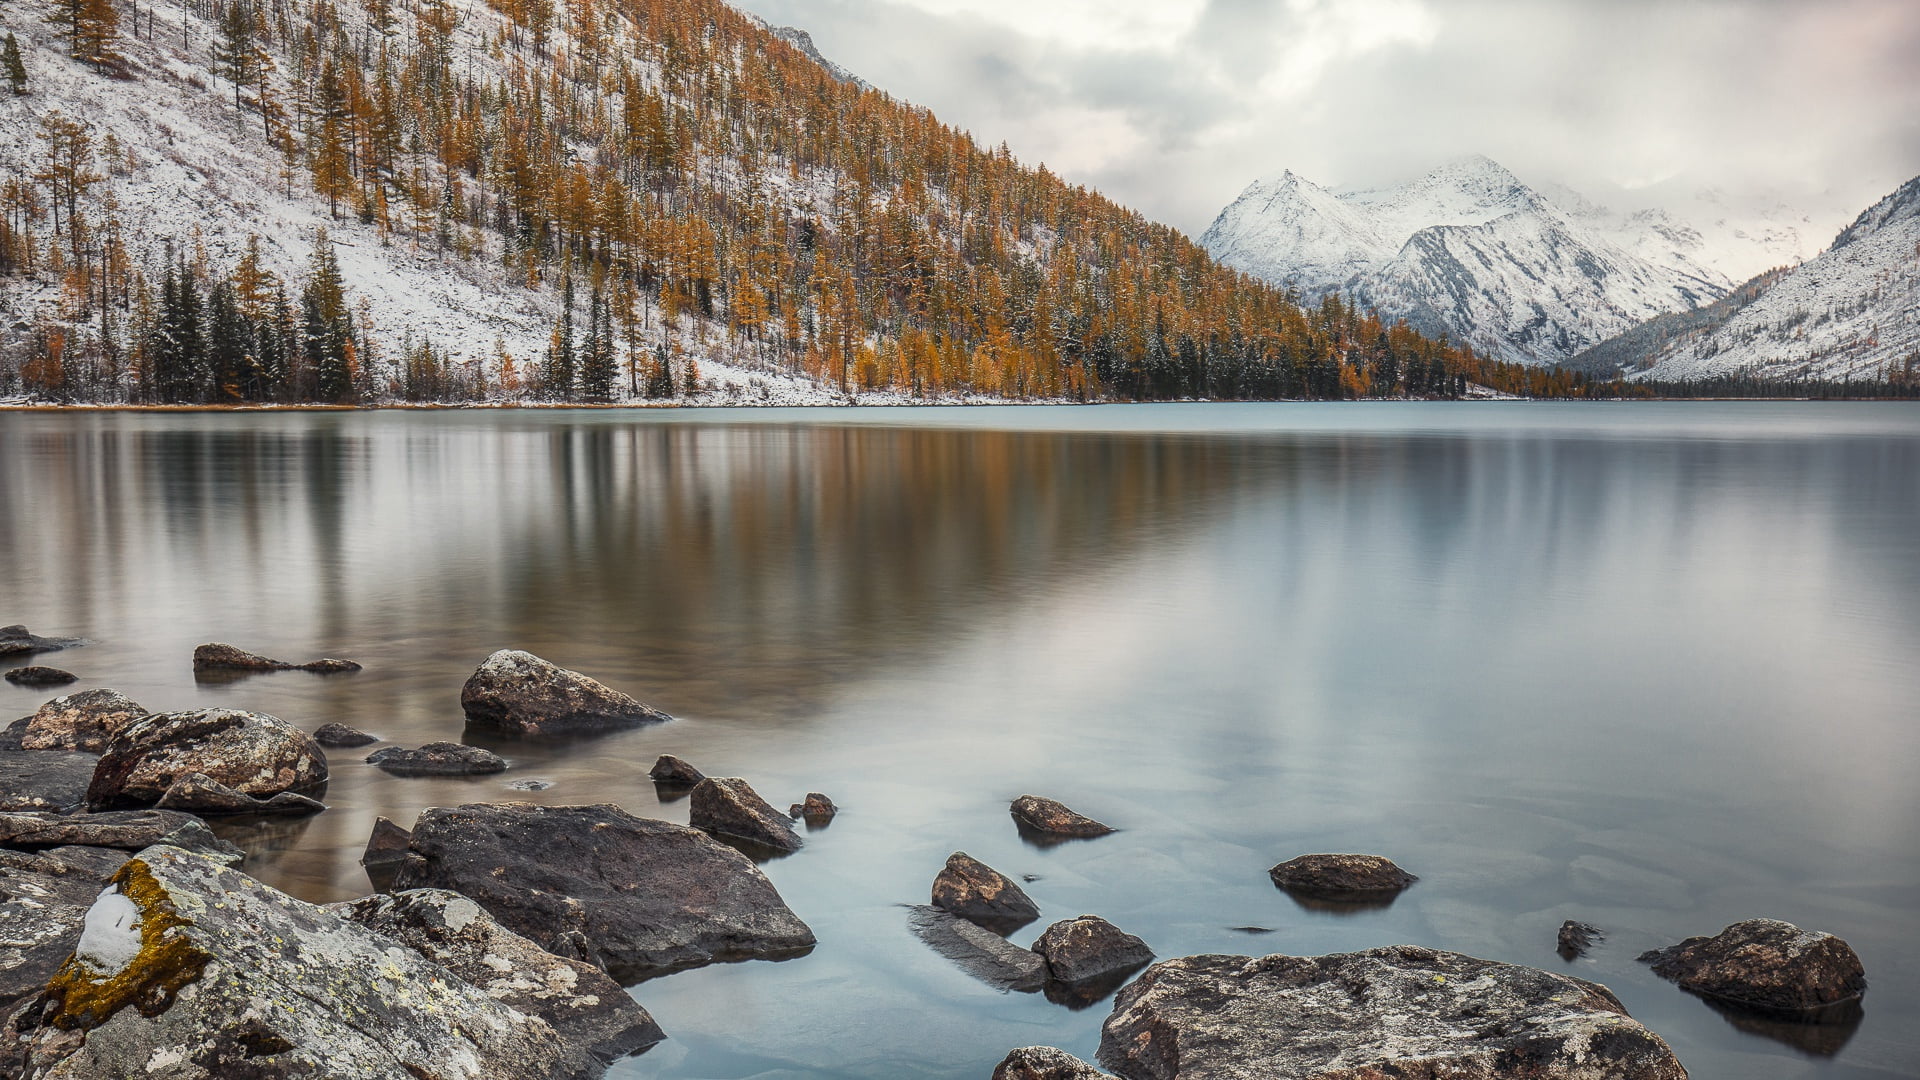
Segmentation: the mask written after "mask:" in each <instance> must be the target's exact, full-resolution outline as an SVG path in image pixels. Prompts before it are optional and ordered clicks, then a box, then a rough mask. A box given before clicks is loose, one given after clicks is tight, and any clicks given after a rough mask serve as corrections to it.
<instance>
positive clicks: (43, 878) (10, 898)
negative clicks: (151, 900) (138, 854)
mask: <svg viewBox="0 0 1920 1080" xmlns="http://www.w3.org/2000/svg"><path fill="white" fill-rule="evenodd" d="M87 850H88V849H85V848H56V849H54V850H52V851H40V852H34V853H31V854H29V853H27V852H22V851H0V943H4V945H5V947H4V948H0V1016H4V1015H5V1014H6V1013H7V1012H10V1011H11V1010H12V1009H13V1006H14V1003H15V1002H17V1001H19V1000H20V999H21V998H23V997H26V996H27V995H29V994H34V993H37V992H39V990H40V988H41V987H44V986H46V985H47V980H48V979H49V978H51V977H52V976H53V973H54V972H55V971H57V970H59V968H60V965H61V964H63V963H66V960H67V957H68V956H70V955H72V953H73V945H74V943H75V942H76V941H79V940H80V923H81V920H82V919H84V918H85V917H86V914H87V909H88V908H90V907H92V906H93V900H94V897H96V896H98V895H100V886H101V884H102V883H103V882H105V881H106V879H107V877H108V876H109V875H111V874H112V873H113V872H114V871H115V870H117V869H119V867H120V864H121V863H122V862H125V861H126V858H125V856H122V855H117V854H116V855H112V856H110V860H109V861H110V862H111V865H108V866H104V867H103V866H102V865H101V864H100V862H97V861H93V860H89V859H86V858H84V857H82V858H77V859H76V858H71V857H68V853H69V852H72V851H80V852H85V851H87Z"/></svg>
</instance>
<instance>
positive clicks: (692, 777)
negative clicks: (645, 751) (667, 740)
mask: <svg viewBox="0 0 1920 1080" xmlns="http://www.w3.org/2000/svg"><path fill="white" fill-rule="evenodd" d="M647 776H648V777H649V778H650V779H651V780H652V781H653V782H654V783H656V784H668V785H677V786H680V787H692V786H693V785H695V784H697V783H699V782H700V781H702V780H705V779H706V778H707V774H706V773H703V772H701V771H700V770H699V769H696V768H694V767H693V766H692V765H689V764H687V763H686V762H685V761H683V760H681V759H680V758H677V757H674V756H673V755H672V754H661V755H660V757H659V758H658V760H656V761H654V763H653V768H651V769H648V770H647Z"/></svg>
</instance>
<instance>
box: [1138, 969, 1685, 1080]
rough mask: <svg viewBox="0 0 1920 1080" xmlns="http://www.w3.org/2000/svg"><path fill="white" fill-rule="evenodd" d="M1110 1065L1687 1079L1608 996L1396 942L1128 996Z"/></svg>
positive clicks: (1171, 983) (1208, 1071)
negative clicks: (1392, 944) (1360, 950)
mask: <svg viewBox="0 0 1920 1080" xmlns="http://www.w3.org/2000/svg"><path fill="white" fill-rule="evenodd" d="M1100 1063H1101V1064H1102V1065H1105V1066H1106V1067H1107V1068H1109V1069H1112V1070H1114V1071H1115V1072H1117V1073H1120V1074H1121V1075H1123V1076H1126V1077H1128V1078H1129V1080H1173V1078H1175V1077H1181V1078H1186V1080H1201V1078H1222V1080H1224V1078H1229V1077H1254V1076H1262V1077H1265V1076H1274V1077H1280V1076H1284V1077H1289V1078H1294V1080H1357V1078H1359V1077H1387V1076H1400V1077H1446V1078H1447V1080H1496V1078H1499V1080H1507V1078H1512V1077H1519V1076H1525V1077H1529V1078H1532V1080H1685V1077H1686V1075H1687V1073H1686V1070H1685V1069H1684V1068H1682V1067H1681V1065H1680V1062H1679V1061H1678V1060H1677V1059H1676V1058H1675V1057H1674V1055H1673V1051H1672V1050H1671V1049H1670V1048H1669V1047H1668V1046H1667V1044H1666V1042H1665V1041H1664V1040H1662V1039H1661V1038H1660V1036H1658V1035H1655V1034H1654V1033H1653V1032H1651V1031H1648V1030H1647V1029H1646V1028H1645V1027H1643V1026H1641V1025H1640V1023H1639V1022H1637V1021H1635V1020H1634V1019H1632V1018H1631V1017H1629V1016H1628V1015H1627V1012H1626V1010H1625V1009H1624V1008H1622V1007H1621V1005H1620V1002H1619V1000H1618V999H1616V998H1615V997H1614V996H1613V994H1612V993H1611V992H1610V991H1608V990H1607V988H1606V987H1604V986H1600V985H1599V984H1597V983H1590V982H1586V981H1584V980H1581V979H1575V978H1572V977H1570V976H1566V975H1557V974H1554V973H1552V972H1547V971H1541V970H1539V969H1537V968H1529V967H1520V966H1517V965H1512V964H1501V963H1495V962H1493V961H1490V960H1480V959H1476V958H1474V957H1471V956H1466V955H1463V954H1461V953H1451V952H1438V951H1435V950H1433V949H1423V948H1418V947H1415V946H1411V945H1394V946H1389V947H1387V948H1382V949H1369V950H1367V951H1366V952H1358V953H1338V954H1334V955H1330V956H1278V955H1277V956H1268V957H1262V958H1254V957H1248V956H1188V957H1182V958H1180V959H1176V960H1167V961H1164V962H1162V963H1158V964H1155V965H1154V966H1152V967H1150V968H1148V969H1147V970H1146V973H1145V974H1143V975H1141V976H1140V977H1139V978H1138V979H1136V980H1134V981H1133V982H1132V983H1131V984H1129V985H1128V986H1127V987H1126V988H1125V989H1123V990H1121V991H1120V996H1119V998H1118V999H1117V1000H1116V1001H1115V1002H1114V1009H1113V1014H1112V1015H1111V1016H1110V1017H1108V1018H1107V1022H1106V1025H1105V1027H1104V1028H1103V1029H1102V1031H1101V1038H1100Z"/></svg>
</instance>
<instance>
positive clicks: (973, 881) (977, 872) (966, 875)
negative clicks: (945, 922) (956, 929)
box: [933, 851, 1040, 934]
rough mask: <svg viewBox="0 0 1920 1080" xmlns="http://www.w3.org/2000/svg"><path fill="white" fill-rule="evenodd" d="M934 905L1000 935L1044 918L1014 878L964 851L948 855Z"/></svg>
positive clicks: (935, 882)
mask: <svg viewBox="0 0 1920 1080" xmlns="http://www.w3.org/2000/svg"><path fill="white" fill-rule="evenodd" d="M933 906H934V907H937V908H940V909H942V910H944V911H949V912H952V913H953V914H955V915H958V916H960V917H961V918H963V919H966V920H969V921H971V922H975V923H978V924H980V925H981V926H984V927H986V928H987V929H989V930H992V931H994V932H995V933H998V934H1010V933H1012V932H1013V931H1015V930H1018V929H1019V928H1021V927H1022V926H1025V925H1026V924H1028V923H1030V922H1032V921H1033V920H1035V919H1037V918H1039V917H1040V907H1039V905H1038V904H1035V903H1034V902H1033V900H1032V899H1030V898H1029V897H1028V896H1027V894H1026V893H1025V892H1023V891H1021V889H1020V886H1018V885H1015V884H1014V883H1013V881H1012V880H1011V879H1009V878H1008V877H1007V876H1006V875H1005V874H1002V873H1001V872H1000V871H998V870H995V869H994V868H993V867H991V866H988V865H987V864H986V863H983V862H981V861H980V860H979V859H976V858H974V857H973V856H971V855H969V854H967V853H966V852H964V851H956V852H954V853H953V854H952V855H949V856H947V865H946V868H945V869H943V870H941V871H940V874H939V876H938V877H935V878H934V879H933Z"/></svg>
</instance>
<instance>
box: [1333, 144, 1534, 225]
mask: <svg viewBox="0 0 1920 1080" xmlns="http://www.w3.org/2000/svg"><path fill="white" fill-rule="evenodd" d="M1339 198H1340V200H1341V201H1342V202H1344V203H1347V204H1348V205H1350V206H1354V207H1359V208H1364V210H1363V212H1364V213H1365V214H1366V215H1367V216H1368V217H1369V218H1370V219H1372V221H1373V222H1374V223H1375V226H1376V227H1377V228H1379V229H1380V230H1381V231H1382V232H1384V233H1385V234H1386V235H1388V236H1390V237H1392V238H1393V239H1394V241H1395V246H1396V247H1398V246H1399V245H1400V244H1404V243H1405V242H1406V241H1407V240H1408V239H1409V238H1411V237H1412V236H1413V234H1414V233H1416V232H1418V231H1420V230H1421V229H1424V228H1428V227H1430V226H1434V225H1484V224H1486V223H1487V222H1489V221H1493V220H1495V219H1497V218H1501V217H1505V216H1506V215H1508V214H1512V213H1526V212H1539V211H1542V210H1544V209H1546V208H1548V206H1549V205H1550V204H1548V203H1547V201H1546V200H1545V199H1544V198H1542V197H1541V196H1540V195H1539V194H1537V193H1536V192H1534V190H1533V189H1532V188H1529V187H1527V185H1525V184H1523V183H1521V182H1520V180H1519V178H1518V177H1516V176H1514V175H1513V174H1512V173H1510V172H1508V171H1507V170H1506V169H1505V168H1504V167H1502V166H1501V165H1500V164H1499V163H1498V162H1496V161H1494V160H1492V159H1491V158H1488V157H1484V156H1482V155H1479V154H1475V155H1472V156H1470V157H1463V158H1457V159H1455V160H1453V161H1450V162H1447V163H1446V164H1444V165H1442V166H1440V167H1439V168H1437V169H1434V170H1433V171H1432V172H1429V173H1427V174H1425V175H1423V176H1420V177H1418V178H1416V179H1414V180H1412V181H1410V182H1408V183H1405V184H1401V185H1398V186H1396V187H1390V188H1378V189H1371V190H1349V191H1343V192H1341V193H1340V196H1339Z"/></svg>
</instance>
